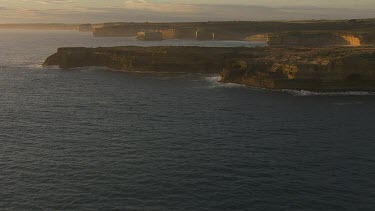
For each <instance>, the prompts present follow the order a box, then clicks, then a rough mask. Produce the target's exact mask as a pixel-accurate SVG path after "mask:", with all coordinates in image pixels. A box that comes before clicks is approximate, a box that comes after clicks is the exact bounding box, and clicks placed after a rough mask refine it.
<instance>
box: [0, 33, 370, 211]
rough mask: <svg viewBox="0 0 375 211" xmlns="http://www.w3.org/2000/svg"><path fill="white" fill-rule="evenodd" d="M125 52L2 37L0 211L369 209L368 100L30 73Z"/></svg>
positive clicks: (194, 80)
mask: <svg viewBox="0 0 375 211" xmlns="http://www.w3.org/2000/svg"><path fill="white" fill-rule="evenodd" d="M128 44H131V45H150V44H151V43H143V42H137V41H131V40H129V39H123V38H115V39H113V38H100V39H98V38H92V37H90V36H89V35H88V34H79V33H77V32H46V31H6V30H2V31H0V210H369V211H370V210H375V123H374V122H375V96H374V95H373V94H372V93H334V94H332V93H330V94H324V95H318V94H317V93H309V92H272V91H267V90H262V89H254V88H248V87H243V86H236V85H223V84H220V83H217V82H216V80H217V76H210V75H181V74H178V75H165V74H162V75H159V74H127V73H117V72H111V71H108V70H105V69H99V68H80V69H75V70H59V69H57V68H54V67H52V68H43V67H41V66H40V63H41V62H42V61H43V60H44V59H45V58H46V57H47V56H49V55H50V54H52V53H54V52H55V51H56V48H57V47H61V46H115V45H128ZM160 44H168V45H181V44H187V45H206V46H211V45H213V46H222V45H225V46H235V45H249V46H250V45H252V44H248V43H243V42H224V43H220V42H193V41H189V42H181V41H170V42H162V43H155V44H154V45H160Z"/></svg>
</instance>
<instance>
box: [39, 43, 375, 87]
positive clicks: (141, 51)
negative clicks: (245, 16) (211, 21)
mask: <svg viewBox="0 0 375 211" xmlns="http://www.w3.org/2000/svg"><path fill="white" fill-rule="evenodd" d="M44 65H45V66H51V65H58V66H59V67H60V68H75V67H85V66H98V67H108V68H111V69H113V70H116V71H123V72H150V71H153V72H165V73H176V72H180V73H207V74H221V76H222V79H221V82H223V83H238V84H245V85H249V86H255V87H263V88H268V89H295V90H310V91H354V90H356V91H357V90H360V91H375V48H373V47H326V48H316V47H315V48H308V47H284V48H281V47H255V48H246V47H237V48H221V47H188V46H185V47H166V46H160V47H136V46H127V47H109V48H60V49H58V52H57V53H55V54H54V55H52V56H50V57H48V58H47V60H46V61H45V62H44Z"/></svg>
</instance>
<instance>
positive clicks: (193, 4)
mask: <svg viewBox="0 0 375 211" xmlns="http://www.w3.org/2000/svg"><path fill="white" fill-rule="evenodd" d="M372 17H374V18H375V0H354V1H353V0H230V1H228V0H176V1H173V0H0V22H1V23H14V22H18V23H19V22H76V23H85V22H109V21H198V20H201V21H208V20H211V21H215V20H280V19H283V20H295V19H349V18H372Z"/></svg>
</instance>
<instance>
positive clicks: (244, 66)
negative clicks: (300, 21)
mask: <svg viewBox="0 0 375 211" xmlns="http://www.w3.org/2000/svg"><path fill="white" fill-rule="evenodd" d="M221 77H222V82H227V83H239V84H245V85H249V86H256V87H264V88H268V89H297V90H310V91H347V90H366V91H374V90H375V49H374V48H323V49H321V48H319V49H317V48H294V49H282V48H273V49H272V50H270V51H269V53H268V54H267V55H264V56H259V57H257V58H236V59H233V60H231V61H229V62H228V64H227V66H226V68H224V70H223V72H222V73H221Z"/></svg>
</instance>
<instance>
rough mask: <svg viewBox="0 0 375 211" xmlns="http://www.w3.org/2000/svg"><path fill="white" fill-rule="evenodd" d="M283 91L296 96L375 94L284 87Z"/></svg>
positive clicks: (370, 93)
mask: <svg viewBox="0 0 375 211" xmlns="http://www.w3.org/2000/svg"><path fill="white" fill-rule="evenodd" d="M282 91H283V92H287V93H290V94H293V95H294V96H368V95H375V92H363V91H346V92H312V91H306V90H289V89H284V90H282Z"/></svg>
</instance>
